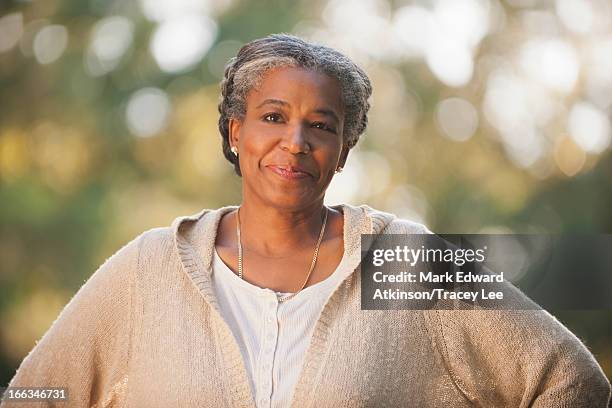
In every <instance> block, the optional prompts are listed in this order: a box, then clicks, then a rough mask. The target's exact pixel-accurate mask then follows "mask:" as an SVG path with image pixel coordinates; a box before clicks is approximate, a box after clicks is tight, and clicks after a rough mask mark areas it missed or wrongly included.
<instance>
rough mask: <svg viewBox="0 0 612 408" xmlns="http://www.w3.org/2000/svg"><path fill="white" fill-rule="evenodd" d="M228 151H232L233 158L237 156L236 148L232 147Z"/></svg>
mask: <svg viewBox="0 0 612 408" xmlns="http://www.w3.org/2000/svg"><path fill="white" fill-rule="evenodd" d="M230 150H231V151H232V153H234V156H238V148H237V147H236V146H232V148H231V149H230Z"/></svg>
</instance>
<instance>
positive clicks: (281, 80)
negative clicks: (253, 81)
mask: <svg viewBox="0 0 612 408" xmlns="http://www.w3.org/2000/svg"><path fill="white" fill-rule="evenodd" d="M266 99H279V100H283V101H286V102H288V103H289V104H290V105H292V106H296V107H297V106H303V107H312V108H313V109H314V108H328V109H333V110H334V111H335V112H337V113H338V114H339V115H342V114H343V104H342V91H341V88H340V84H339V82H338V80H337V79H336V78H333V77H331V76H329V75H327V74H324V73H322V72H318V71H314V70H309V69H304V68H298V67H280V68H273V69H270V70H268V71H266V72H265V73H264V74H263V76H262V79H261V81H260V82H259V84H258V86H256V87H254V88H253V89H252V90H251V91H250V92H249V94H248V96H247V104H248V105H249V106H256V105H255V104H257V103H258V101H263V100H266ZM251 102H252V103H253V104H251Z"/></svg>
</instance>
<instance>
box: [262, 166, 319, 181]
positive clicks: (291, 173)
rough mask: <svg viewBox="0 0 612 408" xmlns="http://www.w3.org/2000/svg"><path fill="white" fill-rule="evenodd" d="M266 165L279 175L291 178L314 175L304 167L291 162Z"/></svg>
mask: <svg viewBox="0 0 612 408" xmlns="http://www.w3.org/2000/svg"><path fill="white" fill-rule="evenodd" d="M266 167H268V168H269V169H270V170H272V171H273V172H274V173H276V174H277V175H279V176H281V177H283V178H285V179H289V180H294V179H301V178H306V177H312V175H311V174H310V173H309V172H307V171H306V170H304V169H303V168H301V167H298V166H293V165H290V164H274V165H270V166H266Z"/></svg>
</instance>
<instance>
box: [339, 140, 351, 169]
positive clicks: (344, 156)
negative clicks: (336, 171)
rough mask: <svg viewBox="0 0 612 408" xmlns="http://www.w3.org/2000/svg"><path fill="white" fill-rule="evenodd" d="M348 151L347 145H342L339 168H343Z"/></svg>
mask: <svg viewBox="0 0 612 408" xmlns="http://www.w3.org/2000/svg"><path fill="white" fill-rule="evenodd" d="M350 151H351V149H350V147H348V146H347V145H342V151H341V152H340V160H338V166H339V167H344V165H345V164H346V159H347V158H348V154H349V152H350Z"/></svg>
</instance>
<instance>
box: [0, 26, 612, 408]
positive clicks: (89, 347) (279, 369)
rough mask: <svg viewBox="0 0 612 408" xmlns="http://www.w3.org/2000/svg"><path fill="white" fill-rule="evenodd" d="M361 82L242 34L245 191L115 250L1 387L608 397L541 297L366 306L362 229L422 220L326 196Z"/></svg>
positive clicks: (332, 61)
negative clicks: (234, 200)
mask: <svg viewBox="0 0 612 408" xmlns="http://www.w3.org/2000/svg"><path fill="white" fill-rule="evenodd" d="M370 94H371V86H370V82H369V80H368V78H367V76H366V74H365V73H364V72H363V71H362V70H361V69H359V68H358V67H357V66H356V65H355V64H354V63H353V62H351V61H350V60H349V59H347V58H346V57H345V56H343V55H341V54H340V53H338V52H336V51H334V50H332V49H329V48H327V47H322V46H318V45H313V44H310V43H307V42H305V41H303V40H301V39H298V38H296V37H292V36H288V35H272V36H269V37H266V38H263V39H260V40H256V41H253V42H251V43H249V44H247V45H245V46H244V47H243V48H242V49H241V50H240V52H239V53H238V55H237V57H236V58H233V59H232V60H231V61H230V63H229V64H228V66H227V68H226V71H225V78H224V80H223V82H222V100H221V103H220V105H219V110H220V113H221V117H220V120H219V129H220V131H221V135H222V138H223V152H224V154H225V157H226V158H227V159H228V160H229V161H230V162H231V163H233V165H234V167H235V170H236V172H237V174H238V175H241V176H242V196H243V201H242V203H241V204H240V206H239V207H235V206H230V207H223V208H220V209H217V210H203V211H201V212H200V213H198V214H195V215H193V216H189V217H181V218H178V219H177V220H175V222H174V223H173V224H172V226H171V227H168V228H156V229H153V230H150V231H147V232H145V233H144V234H142V235H141V236H139V237H138V238H136V239H135V240H134V241H132V242H130V243H129V244H127V245H126V246H125V247H124V248H122V249H121V250H120V251H118V252H117V253H116V254H115V255H114V256H113V257H111V258H110V259H109V260H108V261H107V262H105V263H104V265H102V266H101V267H100V269H99V270H98V271H96V273H95V274H94V275H93V276H92V277H91V278H90V279H89V281H88V282H87V283H86V284H85V285H84V286H83V288H81V290H79V292H78V293H77V294H76V295H75V297H74V298H73V299H72V300H71V302H70V303H69V304H68V305H67V306H66V308H65V309H64V310H63V311H62V313H61V315H60V317H59V318H58V319H57V320H56V322H54V324H53V326H52V327H51V329H50V330H49V331H48V332H47V333H46V334H45V336H44V337H43V338H42V340H41V341H40V342H39V343H38V344H37V345H36V347H35V348H34V350H33V351H32V352H31V353H30V354H29V355H28V357H27V358H26V359H25V360H24V361H23V363H22V364H21V367H20V368H19V370H18V371H17V373H16V375H15V377H14V378H13V380H12V381H11V384H10V385H11V386H14V387H17V386H22V387H34V386H45V387H52V386H53V387H67V388H68V391H69V403H68V404H67V406H74V407H81V406H82V407H89V406H95V407H124V406H125V407H168V406H176V407H252V406H257V407H269V406H271V407H288V406H293V407H310V406H312V407H315V406H316V407H363V406H415V407H440V406H450V407H468V406H487V407H489V406H509V407H519V406H520V407H527V406H534V407H557V406H568V407H569V406H571V407H580V406H584V407H587V406H588V407H597V406H599V407H604V406H606V404H607V401H608V398H609V393H610V388H609V383H608V382H607V380H606V378H605V377H604V376H603V373H602V371H601V369H600V368H599V366H598V365H597V363H596V361H595V360H594V358H593V357H592V356H591V355H590V353H589V352H588V351H587V350H586V348H585V347H584V346H583V345H582V344H581V343H580V341H579V340H578V339H577V338H576V337H575V336H573V335H572V334H571V333H570V332H569V331H568V330H567V329H565V328H564V327H563V326H562V325H561V324H560V323H559V322H557V321H556V320H555V319H554V318H553V317H552V316H551V315H549V314H548V313H546V312H545V311H523V312H509V311H505V312H504V311H482V310H481V311H473V310H472V311H458V310H455V311H443V310H427V311H426V310H397V311H362V310H361V308H360V291H359V288H360V283H361V282H360V275H359V273H358V272H356V269H357V268H358V266H359V264H360V262H361V249H362V248H361V234H375V235H378V234H383V233H384V234H392V233H395V234H415V233H416V234H419V233H427V232H428V231H427V230H426V229H425V228H424V227H423V226H421V225H419V224H415V223H412V222H410V221H406V220H401V219H397V218H396V217H395V216H393V215H392V214H387V213H384V212H380V211H377V210H374V209H372V208H370V207H368V206H365V205H364V206H360V207H354V206H350V205H338V206H334V207H326V206H324V204H323V199H324V196H325V191H326V189H327V187H328V185H329V183H330V181H331V180H332V178H333V176H334V173H336V172H339V171H341V170H342V167H343V166H344V164H345V162H346V160H347V157H348V154H349V151H350V149H351V148H352V147H353V146H354V145H355V144H356V143H357V140H358V139H359V135H360V134H361V133H362V132H363V131H364V129H365V127H366V123H367V112H368V108H369V104H368V98H369V96H370ZM7 406H8V404H7ZM22 406H23V405H22ZM60 406H61V405H60ZM2 407H3V408H4V405H2Z"/></svg>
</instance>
